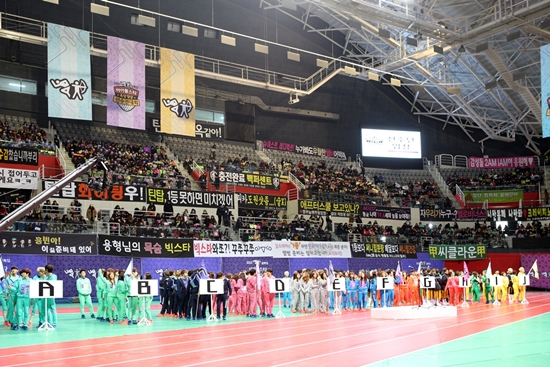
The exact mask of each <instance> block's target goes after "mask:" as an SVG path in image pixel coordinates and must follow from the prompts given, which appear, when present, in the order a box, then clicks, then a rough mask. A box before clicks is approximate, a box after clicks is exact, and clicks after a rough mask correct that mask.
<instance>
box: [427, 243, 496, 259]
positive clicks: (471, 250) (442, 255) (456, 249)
mask: <svg viewBox="0 0 550 367" xmlns="http://www.w3.org/2000/svg"><path fill="white" fill-rule="evenodd" d="M428 253H429V254H430V259H434V260H479V259H485V258H486V257H487V246H485V245H430V246H429V248H428Z"/></svg>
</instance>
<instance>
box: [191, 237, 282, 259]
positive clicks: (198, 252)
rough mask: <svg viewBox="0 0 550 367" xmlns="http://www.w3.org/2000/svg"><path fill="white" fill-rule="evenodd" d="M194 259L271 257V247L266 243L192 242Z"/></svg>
mask: <svg viewBox="0 0 550 367" xmlns="http://www.w3.org/2000/svg"><path fill="white" fill-rule="evenodd" d="M193 249H194V254H195V257H272V256H273V245H272V244H271V242H267V241H250V242H239V241H194V242H193Z"/></svg>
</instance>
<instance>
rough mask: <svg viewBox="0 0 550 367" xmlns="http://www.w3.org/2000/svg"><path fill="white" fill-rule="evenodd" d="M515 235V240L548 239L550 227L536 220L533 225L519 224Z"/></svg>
mask: <svg viewBox="0 0 550 367" xmlns="http://www.w3.org/2000/svg"><path fill="white" fill-rule="evenodd" d="M515 235H516V237H517V238H541V237H550V227H549V226H548V223H545V224H544V225H543V224H542V223H541V222H539V221H538V220H535V221H533V223H527V224H526V225H525V224H523V223H522V224H521V225H519V226H518V227H517V228H516V232H515Z"/></svg>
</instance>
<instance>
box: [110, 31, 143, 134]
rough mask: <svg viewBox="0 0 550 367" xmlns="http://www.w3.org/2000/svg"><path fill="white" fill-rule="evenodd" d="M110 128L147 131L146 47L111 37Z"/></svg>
mask: <svg viewBox="0 0 550 367" xmlns="http://www.w3.org/2000/svg"><path fill="white" fill-rule="evenodd" d="M107 125H111V126H119V127H127V128H130V129H139V130H145V45H144V44H143V43H139V42H132V41H128V40H123V39H121V38H117V37H107Z"/></svg>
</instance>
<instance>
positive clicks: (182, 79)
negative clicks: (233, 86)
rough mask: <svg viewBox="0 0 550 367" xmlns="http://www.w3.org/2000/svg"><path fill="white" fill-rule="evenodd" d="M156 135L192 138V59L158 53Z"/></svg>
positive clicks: (185, 55) (182, 54)
mask: <svg viewBox="0 0 550 367" xmlns="http://www.w3.org/2000/svg"><path fill="white" fill-rule="evenodd" d="M160 99H161V102H160V121H161V124H160V131H161V132H163V133H168V134H177V135H185V136H193V137H194V136H195V55H193V54H189V53H186V52H179V51H174V50H170V49H167V48H161V49H160Z"/></svg>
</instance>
